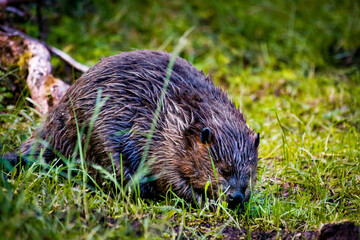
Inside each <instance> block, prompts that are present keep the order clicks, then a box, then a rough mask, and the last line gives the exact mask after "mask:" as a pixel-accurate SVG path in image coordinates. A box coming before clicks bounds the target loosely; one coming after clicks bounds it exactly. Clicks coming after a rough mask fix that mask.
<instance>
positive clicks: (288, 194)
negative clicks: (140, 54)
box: [0, 0, 360, 239]
mask: <svg viewBox="0 0 360 240" xmlns="http://www.w3.org/2000/svg"><path fill="white" fill-rule="evenodd" d="M72 4H75V5H76V7H73V5H72ZM69 9H71V10H70V11H69ZM46 12H47V14H48V18H49V19H50V20H49V28H50V32H49V38H48V43H49V44H51V45H55V46H57V47H59V48H61V49H63V50H65V51H66V52H68V53H69V54H71V55H72V56H74V57H75V58H76V59H77V60H79V61H80V62H83V63H86V64H88V65H92V64H94V63H96V62H97V61H98V60H99V59H100V58H101V57H104V56H109V55H114V54H117V53H119V52H121V51H130V50H133V49H153V50H167V51H168V52H171V51H173V49H174V47H175V46H176V44H177V41H178V39H179V38H180V37H181V36H182V35H183V33H184V32H185V31H187V30H188V29H190V28H191V27H194V30H193V31H192V32H191V34H190V35H189V36H188V37H187V40H188V43H187V45H186V46H185V48H184V50H183V51H182V53H181V57H183V58H185V59H187V60H188V61H190V62H192V63H193V64H194V65H195V66H196V67H197V68H198V69H202V70H204V72H205V73H206V74H209V75H210V76H211V77H212V79H213V81H214V82H215V83H216V84H220V86H222V87H223V88H224V89H226V91H227V92H228V93H229V96H230V97H231V98H232V99H233V101H234V102H235V103H236V104H237V106H239V108H240V109H241V110H242V111H243V112H244V113H245V115H246V116H247V119H248V124H249V126H250V127H251V128H253V129H255V130H256V131H257V132H260V135H261V147H260V161H259V173H258V182H257V184H256V186H255V190H254V193H253V196H252V198H251V200H250V201H249V203H247V204H246V205H245V208H244V210H243V211H238V212H236V211H232V210H229V209H227V208H225V207H223V205H222V204H221V203H220V204H218V205H217V206H216V208H215V209H212V210H210V209H209V208H208V206H205V207H203V208H200V209H199V208H193V207H189V206H187V204H186V203H184V202H183V201H182V200H181V199H177V198H171V197H168V198H167V199H165V200H163V201H159V202H151V201H142V200H140V199H137V200H135V201H134V200H133V199H132V198H130V197H128V196H127V195H126V196H124V195H121V194H120V195H116V194H108V193H107V192H102V191H100V190H99V189H90V188H86V189H84V188H83V187H82V184H81V181H82V180H83V179H82V176H83V174H82V173H81V172H80V173H79V174H78V175H76V176H74V177H73V178H72V179H71V180H69V179H67V178H64V177H61V176H60V174H59V172H61V169H60V168H59V167H49V166H44V165H42V164H37V165H33V166H32V167H30V168H27V169H23V170H22V171H20V172H16V173H15V172H9V171H7V170H6V169H5V168H3V169H2V170H1V178H0V186H1V190H0V232H1V235H0V238H3V239H40V238H43V239H79V238H81V239H92V238H95V239H106V238H111V237H119V238H143V239H148V238H169V239H170V238H179V237H184V238H188V237H189V238H206V237H210V238H216V237H218V238H226V237H228V236H229V235H226V234H225V235H224V234H223V233H222V231H223V230H224V229H226V231H225V232H227V231H229V229H233V228H236V229H241V230H243V229H246V231H243V237H244V238H247V237H250V236H251V232H254V231H256V232H262V231H265V232H267V231H273V230H276V231H281V230H287V231H292V232H305V231H313V230H316V229H318V228H319V227H321V226H322V224H325V223H330V222H338V221H344V220H350V221H353V222H355V223H357V224H359V223H360V222H359V219H360V164H359V163H360V150H359V149H360V127H359V126H360V87H359V85H360V71H359V64H360V57H359V51H360V24H359V22H360V14H359V13H360V5H359V4H358V3H357V2H356V1H350V0H349V1H341V2H340V1H306V2H296V3H295V2H292V1H280V0H279V1H277V0H274V1H260V0H259V1H255V2H254V1H234V2H228V3H223V2H220V1H183V2H177V3H170V2H169V1H157V2H152V1H132V2H131V3H130V2H128V1H123V2H117V3H110V2H106V3H105V2H104V1H94V2H93V3H89V2H88V1H64V2H63V3H62V4H59V3H58V5H56V4H55V6H52V7H50V8H49V9H48V10H46ZM65 12H66V14H65ZM23 26H24V27H25V28H26V29H27V31H28V32H29V33H30V34H33V35H34V36H36V34H37V33H36V27H35V26H36V24H35V23H34V22H32V21H29V22H26V23H24V24H23ZM53 63H54V65H55V68H56V70H57V71H58V72H61V71H62V69H61V64H59V62H58V61H56V60H54V62H53ZM10 75H11V77H12V79H16V73H13V72H11V73H10ZM7 78H9V75H7V73H2V76H1V79H2V80H3V79H7ZM19 81H21V79H19ZM0 87H1V88H0V101H3V99H5V98H10V97H11V89H9V88H6V87H5V86H2V85H0ZM27 95H28V93H27V91H26V90H25V91H24V92H23V93H22V94H21V96H22V97H20V98H19V100H18V102H17V104H12V105H7V106H5V105H1V104H0V108H1V114H0V122H1V126H0V147H1V149H0V154H2V153H4V152H7V151H10V150H11V149H13V148H14V147H16V146H18V145H19V144H20V142H21V141H23V140H24V139H26V138H27V137H29V136H30V135H31V133H32V132H33V130H34V129H35V128H36V126H38V125H39V124H40V123H41V119H40V118H39V116H38V115H37V114H36V111H35V110H34V109H33V108H32V107H31V104H30V103H29V102H28V101H27V100H26V96H27Z"/></svg>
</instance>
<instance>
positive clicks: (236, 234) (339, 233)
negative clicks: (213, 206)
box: [174, 222, 360, 240]
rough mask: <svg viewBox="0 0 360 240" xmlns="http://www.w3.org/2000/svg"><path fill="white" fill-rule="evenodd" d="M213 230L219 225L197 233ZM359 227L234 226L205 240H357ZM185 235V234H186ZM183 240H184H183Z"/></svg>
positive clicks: (206, 226)
mask: <svg viewBox="0 0 360 240" xmlns="http://www.w3.org/2000/svg"><path fill="white" fill-rule="evenodd" d="M214 228H221V224H216V225H212V224H211V223H206V224H205V223H201V224H200V225H199V229H198V230H199V232H201V233H203V234H206V233H209V232H210V231H211V229H214ZM359 228H360V226H359V225H356V224H355V223H353V222H341V223H331V224H326V225H324V226H323V227H322V228H321V229H320V230H314V231H306V232H291V231H288V230H281V231H279V232H278V231H275V230H273V231H270V232H262V231H253V232H251V233H249V232H248V231H247V230H246V229H245V228H242V229H239V228H237V227H234V226H227V227H225V228H224V229H223V230H222V232H221V234H219V235H217V236H212V235H210V236H209V235H208V236H207V238H206V239H214V237H216V239H222V240H224V239H226V240H233V239H256V240H275V239H281V240H290V239H291V240H293V239H303V240H342V239H344V240H345V239H346V240H358V239H360V238H359V237H360V236H359ZM174 230H175V231H176V232H178V228H177V227H175V228H174ZM184 233H185V235H187V237H185V238H187V239H192V237H189V236H191V231H188V230H187V229H186V228H185V229H184V232H183V234H184ZM186 233H187V234H186ZM185 238H184V239H185Z"/></svg>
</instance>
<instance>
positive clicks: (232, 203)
mask: <svg viewBox="0 0 360 240" xmlns="http://www.w3.org/2000/svg"><path fill="white" fill-rule="evenodd" d="M243 200H244V194H242V193H241V192H234V193H232V194H230V195H229V197H228V205H229V208H232V209H234V208H236V207H237V206H238V205H239V204H241V203H242V202H243Z"/></svg>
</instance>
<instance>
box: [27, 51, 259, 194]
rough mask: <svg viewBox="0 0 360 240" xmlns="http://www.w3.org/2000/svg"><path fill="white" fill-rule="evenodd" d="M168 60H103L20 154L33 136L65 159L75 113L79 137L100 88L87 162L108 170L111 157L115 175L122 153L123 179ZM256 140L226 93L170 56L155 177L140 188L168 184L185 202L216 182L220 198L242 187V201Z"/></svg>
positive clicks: (147, 55)
mask: <svg viewBox="0 0 360 240" xmlns="http://www.w3.org/2000/svg"><path fill="white" fill-rule="evenodd" d="M169 58H170V54H168V53H164V52H155V51H133V52H126V53H121V54H119V55H116V56H113V57H108V58H104V59H103V60H101V61H100V62H99V63H98V64H96V65H95V66H93V67H92V68H91V69H90V70H89V71H88V72H87V73H85V74H84V75H83V76H82V77H81V78H79V79H78V80H77V81H76V83H75V84H74V85H73V86H71V88H70V89H69V90H68V91H67V93H66V96H64V97H63V99H62V100H61V101H60V102H59V104H58V105H56V106H55V107H54V109H53V110H52V111H51V112H50V113H49V115H48V117H47V119H46V121H45V123H44V124H43V125H42V127H40V128H39V129H38V130H37V131H36V133H35V134H34V136H33V137H32V138H30V139H29V140H27V141H26V142H25V143H24V144H23V145H22V147H21V151H22V154H23V155H25V156H26V155H29V154H30V148H31V146H33V145H34V143H35V139H39V138H40V139H44V140H46V142H48V143H49V145H50V146H51V147H52V148H54V149H56V151H58V152H59V153H61V154H63V155H64V156H65V157H70V156H72V155H73V154H74V149H75V145H76V143H77V138H78V136H77V131H76V121H75V114H76V118H77V122H78V124H79V128H80V129H81V128H82V127H85V131H84V133H85V134H84V136H83V139H86V133H87V129H88V124H89V121H90V119H91V117H92V115H93V111H94V108H95V104H96V96H97V93H98V90H99V89H101V97H102V98H107V101H106V103H105V104H104V106H103V107H102V108H101V110H100V112H99V114H98V116H97V120H96V121H95V124H94V126H93V129H92V133H91V136H90V143H89V147H88V150H87V152H86V161H87V162H88V163H96V164H98V165H101V166H102V167H104V168H106V169H108V170H111V169H112V165H111V160H110V154H112V157H113V159H114V162H115V166H116V172H117V177H118V178H120V155H121V154H122V158H123V165H124V180H125V183H126V182H128V181H130V178H131V176H133V175H134V174H135V172H136V171H137V169H138V166H139V163H140V160H141V157H142V154H143V150H144V148H145V145H146V141H147V138H146V136H147V134H148V133H149V130H150V127H151V123H152V121H153V117H154V113H155V110H156V107H157V104H158V101H159V97H160V94H161V91H162V88H163V84H164V81H165V79H166V70H167V68H168V64H169ZM74 112H75V114H74ZM204 128H209V129H210V130H211V133H212V135H211V139H210V141H209V142H208V143H203V142H202V141H201V139H200V134H201V132H202V130H203V129H204ZM255 138H256V135H255V134H254V133H253V132H252V131H251V130H249V129H248V128H247V126H246V121H245V118H244V117H243V115H242V114H241V113H240V112H239V110H238V109H236V107H235V106H234V104H233V103H231V101H230V100H229V99H228V97H227V95H226V94H225V93H224V92H223V91H222V90H221V89H220V88H218V87H216V86H214V84H213V83H212V82H211V80H210V78H208V77H205V76H204V74H203V73H202V72H199V71H198V70H197V69H195V68H194V67H193V66H192V65H190V64H189V63H188V62H186V61H185V60H183V59H181V58H177V59H176V61H175V64H174V66H173V70H172V74H171V78H170V82H169V86H168V89H167V92H166V97H165V100H164V102H163V105H162V108H161V112H160V115H159V120H158V123H157V125H156V128H155V131H154V135H153V138H152V141H151V144H150V148H149V152H148V155H147V158H146V162H147V163H149V164H150V174H149V175H150V176H153V177H155V180H154V181H150V182H143V183H141V193H142V195H143V196H145V197H147V196H154V195H159V194H165V193H166V191H167V190H168V189H169V188H171V189H172V191H173V192H175V193H176V194H177V195H178V196H180V197H182V198H184V199H186V200H187V201H192V200H193V199H194V197H195V199H197V200H199V198H201V195H202V194H203V193H204V188H205V185H206V182H207V181H209V180H210V181H211V183H212V189H213V190H214V191H215V192H216V191H217V190H218V188H219V187H221V188H222V189H223V191H225V193H226V194H227V195H230V194H232V193H234V192H237V191H242V192H243V193H244V199H243V201H246V200H247V199H248V198H249V196H250V191H251V189H250V182H252V184H253V183H254V182H255V178H256V167H257V147H258V146H257V144H256V143H255ZM83 143H84V141H83ZM40 147H41V146H39V147H38V151H37V152H36V153H35V155H36V154H38V152H39V148H40ZM210 156H211V158H212V159H213V162H214V164H215V168H216V171H217V178H218V179H217V181H216V179H215V176H214V171H213V167H212V163H211V158H210ZM44 157H45V159H47V160H48V161H52V160H53V159H54V158H56V157H57V154H55V153H54V151H52V150H51V149H50V148H47V149H46V151H45V153H44Z"/></svg>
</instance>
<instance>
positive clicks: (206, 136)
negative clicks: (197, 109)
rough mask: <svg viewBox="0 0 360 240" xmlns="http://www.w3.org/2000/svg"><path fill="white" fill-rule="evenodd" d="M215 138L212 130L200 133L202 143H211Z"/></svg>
mask: <svg viewBox="0 0 360 240" xmlns="http://www.w3.org/2000/svg"><path fill="white" fill-rule="evenodd" d="M212 138H213V133H212V131H211V130H210V128H204V129H203V130H202V131H201V133H200V140H201V142H202V143H210V142H211V139H212Z"/></svg>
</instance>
